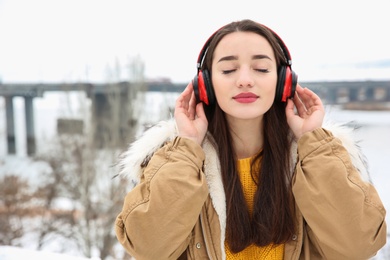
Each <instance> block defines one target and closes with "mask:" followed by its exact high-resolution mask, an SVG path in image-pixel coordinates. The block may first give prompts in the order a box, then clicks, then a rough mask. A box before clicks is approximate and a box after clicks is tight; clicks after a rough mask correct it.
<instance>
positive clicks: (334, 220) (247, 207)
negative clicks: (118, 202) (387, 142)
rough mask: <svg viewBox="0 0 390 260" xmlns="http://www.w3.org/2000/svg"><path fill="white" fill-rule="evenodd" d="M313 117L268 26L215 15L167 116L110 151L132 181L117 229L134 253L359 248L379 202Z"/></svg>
mask: <svg viewBox="0 0 390 260" xmlns="http://www.w3.org/2000/svg"><path fill="white" fill-rule="evenodd" d="M200 101H201V102H200ZM323 119H324V108H323V105H322V102H321V100H320V98H319V97H318V96H317V95H316V94H315V93H313V92H312V91H310V90H309V89H307V88H302V87H301V86H300V85H299V84H297V75H296V74H295V73H294V71H292V70H291V58H290V54H289V52H288V49H287V47H286V46H285V45H284V43H283V41H282V40H281V39H280V37H279V36H278V35H277V34H276V33H275V32H273V31H272V30H270V29H269V28H268V27H266V26H264V25H261V24H258V23H256V22H253V21H250V20H243V21H238V22H232V23H230V24H227V25H225V26H224V27H222V28H221V29H219V30H218V31H217V32H215V33H214V34H213V35H212V36H211V37H210V38H209V40H208V41H207V42H206V44H205V46H204V47H203V49H202V51H201V53H200V55H199V59H198V73H197V74H196V76H195V78H194V80H193V81H192V82H191V83H190V84H188V86H187V88H186V89H185V90H184V91H183V92H182V93H181V95H180V96H179V97H178V99H177V101H176V107H175V116H174V120H170V121H166V122H161V123H159V124H158V125H156V126H155V127H153V128H151V129H149V130H148V131H147V132H146V133H145V134H144V136H143V137H141V138H140V139H139V140H137V141H136V142H135V143H133V144H132V145H131V146H130V148H129V150H128V151H126V152H125V153H124V156H123V158H122V159H121V165H122V170H121V175H123V176H127V177H128V178H131V180H132V181H133V182H134V184H135V187H133V189H132V190H131V191H130V192H129V193H128V194H127V196H126V198H125V201H124V206H123V210H122V212H121V213H120V214H119V215H118V217H117V221H116V234H117V237H118V240H119V241H120V243H121V244H122V245H123V246H124V247H125V248H126V250H127V251H128V252H129V254H131V255H132V256H134V257H135V258H136V259H368V258H370V257H371V256H373V255H375V254H376V252H377V251H378V250H379V249H380V248H381V247H382V246H383V245H384V244H385V243H386V223H385V214H386V213H385V209H384V207H383V205H382V202H381V200H380V198H379V196H378V194H377V192H376V190H375V188H374V187H373V186H372V185H371V184H370V183H369V182H368V181H367V180H365V173H366V169H365V168H364V165H365V164H364V162H363V161H362V160H361V158H362V156H361V154H360V152H359V150H358V149H357V146H355V145H354V144H353V143H352V142H351V139H350V137H348V136H347V135H346V134H345V133H344V132H345V131H344V132H343V129H342V128H336V126H333V128H329V127H325V126H323ZM332 129H333V130H332ZM336 134H338V135H339V137H336Z"/></svg>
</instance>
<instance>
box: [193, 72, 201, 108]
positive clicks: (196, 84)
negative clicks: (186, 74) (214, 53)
mask: <svg viewBox="0 0 390 260" xmlns="http://www.w3.org/2000/svg"><path fill="white" fill-rule="evenodd" d="M192 87H193V88H194V94H195V99H196V103H197V104H198V103H199V102H201V101H202V100H200V95H199V77H198V74H197V75H195V77H194V79H193V80H192Z"/></svg>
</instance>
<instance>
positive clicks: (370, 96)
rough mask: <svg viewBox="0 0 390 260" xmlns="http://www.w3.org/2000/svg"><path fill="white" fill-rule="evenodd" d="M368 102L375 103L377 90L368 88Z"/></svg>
mask: <svg viewBox="0 0 390 260" xmlns="http://www.w3.org/2000/svg"><path fill="white" fill-rule="evenodd" d="M366 100H367V101H373V100H375V88H370V87H368V88H367V89H366Z"/></svg>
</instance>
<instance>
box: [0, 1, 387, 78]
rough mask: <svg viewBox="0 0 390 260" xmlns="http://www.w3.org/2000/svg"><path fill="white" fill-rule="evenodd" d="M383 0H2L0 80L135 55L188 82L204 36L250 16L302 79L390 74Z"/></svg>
mask: <svg viewBox="0 0 390 260" xmlns="http://www.w3.org/2000/svg"><path fill="white" fill-rule="evenodd" d="M388 12H389V1H388V0H370V1H367V0H365V1H361V0H354V1H350V0H328V1H313V0H312V1H309V0H295V1H271V0H267V1H259V0H258V1H254V0H239V1H229V0H218V1H213V0H196V1H184V0H182V1H180V0H175V1H170V0H164V1H161V0H155V1H147V0H143V1H134V0H127V1H124V0H34V1H32V0H0V79H1V80H2V81H3V83H11V82H74V81H87V80H89V81H106V80H107V79H110V76H109V73H107V68H111V69H114V66H115V61H116V60H117V61H118V63H119V65H120V67H121V70H120V71H121V78H123V79H126V77H127V70H126V68H127V65H128V64H129V60H132V59H134V57H136V56H139V57H140V58H141V59H142V60H143V62H144V63H145V74H146V77H147V78H159V77H164V78H169V79H171V80H172V81H173V82H180V83H183V82H187V81H189V80H191V79H192V78H193V76H194V75H195V74H196V59H197V57H198V53H199V51H200V49H201V47H202V46H203V44H204V42H205V41H206V40H207V38H208V37H209V36H210V35H211V34H212V33H213V32H214V31H215V30H217V29H218V28H220V27H221V26H222V25H224V24H226V23H228V22H231V21H234V20H239V19H244V18H250V19H253V20H255V21H257V22H260V23H264V24H265V25H267V26H269V27H271V28H272V29H273V30H274V31H276V32H277V33H278V34H279V36H281V37H282V38H283V40H284V42H285V43H286V44H287V46H288V48H289V50H290V52H291V55H292V59H293V70H294V71H295V72H296V73H297V74H298V76H299V80H300V81H311V80H356V79H372V80H376V79H387V80H388V79H390V37H389V34H388V31H389V26H390V22H389V17H388V16H389V15H388Z"/></svg>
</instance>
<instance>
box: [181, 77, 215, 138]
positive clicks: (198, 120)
mask: <svg viewBox="0 0 390 260" xmlns="http://www.w3.org/2000/svg"><path fill="white" fill-rule="evenodd" d="M175 120H176V126H177V129H178V133H179V136H180V137H184V138H188V139H191V140H193V141H195V142H197V143H198V144H199V145H200V144H201V143H202V141H203V139H204V137H205V135H206V132H207V125H208V122H207V118H206V115H205V113H204V109H203V104H202V103H198V104H196V99H195V94H194V91H193V85H192V83H191V82H190V83H189V84H188V85H187V87H186V88H185V89H184V91H183V92H182V93H181V94H180V96H179V97H178V98H177V100H176V105H175Z"/></svg>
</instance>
